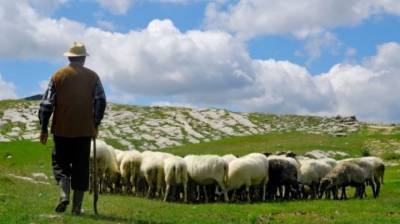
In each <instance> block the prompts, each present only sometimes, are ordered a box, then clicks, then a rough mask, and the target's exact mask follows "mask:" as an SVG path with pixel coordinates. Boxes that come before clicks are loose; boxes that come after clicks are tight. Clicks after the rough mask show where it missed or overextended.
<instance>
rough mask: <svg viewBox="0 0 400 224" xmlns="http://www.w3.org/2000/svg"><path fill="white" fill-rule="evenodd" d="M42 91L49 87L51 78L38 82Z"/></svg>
mask: <svg viewBox="0 0 400 224" xmlns="http://www.w3.org/2000/svg"><path fill="white" fill-rule="evenodd" d="M38 85H39V88H40V92H41V93H44V92H45V91H46V90H47V87H48V86H49V80H42V81H40V82H38Z"/></svg>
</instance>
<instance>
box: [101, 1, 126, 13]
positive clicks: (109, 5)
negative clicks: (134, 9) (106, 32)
mask: <svg viewBox="0 0 400 224" xmlns="http://www.w3.org/2000/svg"><path fill="white" fill-rule="evenodd" d="M96 1H97V2H98V3H99V4H100V5H101V6H102V7H103V8H105V9H108V10H110V11H111V12H112V13H114V14H118V15H122V14H125V13H126V12H127V11H128V10H129V8H130V7H131V6H132V4H133V2H134V0H96Z"/></svg>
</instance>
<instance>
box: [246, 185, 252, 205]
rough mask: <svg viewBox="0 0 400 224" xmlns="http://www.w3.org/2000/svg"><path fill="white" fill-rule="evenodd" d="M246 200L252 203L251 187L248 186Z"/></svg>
mask: <svg viewBox="0 0 400 224" xmlns="http://www.w3.org/2000/svg"><path fill="white" fill-rule="evenodd" d="M246 198H247V202H251V199H250V186H249V185H246Z"/></svg>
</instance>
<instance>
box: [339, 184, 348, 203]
mask: <svg viewBox="0 0 400 224" xmlns="http://www.w3.org/2000/svg"><path fill="white" fill-rule="evenodd" d="M340 199H344V200H347V194H346V187H345V186H343V187H342V195H341V198H340Z"/></svg>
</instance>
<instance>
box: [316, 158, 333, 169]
mask: <svg viewBox="0 0 400 224" xmlns="http://www.w3.org/2000/svg"><path fill="white" fill-rule="evenodd" d="M317 160H318V161H321V162H324V163H326V164H328V165H329V166H330V167H331V168H332V169H333V168H335V166H336V165H337V163H338V161H336V160H335V159H332V158H328V157H326V158H321V159H317Z"/></svg>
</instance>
